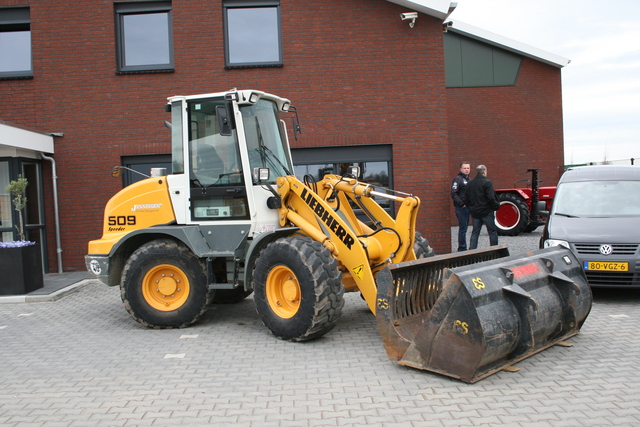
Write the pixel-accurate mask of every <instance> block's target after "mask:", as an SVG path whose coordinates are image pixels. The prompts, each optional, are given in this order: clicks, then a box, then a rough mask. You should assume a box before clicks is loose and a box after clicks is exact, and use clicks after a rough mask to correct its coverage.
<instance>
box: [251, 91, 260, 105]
mask: <svg viewBox="0 0 640 427" xmlns="http://www.w3.org/2000/svg"><path fill="white" fill-rule="evenodd" d="M259 99H260V94H259V93H255V92H251V96H249V102H250V103H252V104H255V103H256V102H258V100H259Z"/></svg>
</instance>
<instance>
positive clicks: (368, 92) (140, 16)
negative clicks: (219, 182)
mask: <svg viewBox="0 0 640 427" xmlns="http://www.w3.org/2000/svg"><path fill="white" fill-rule="evenodd" d="M454 6H455V3H452V4H449V2H448V1H443V0H421V1H409V0H390V1H386V0H349V1H345V0H308V1H306V2H304V4H301V3H299V2H298V3H296V2H289V1H287V0H189V1H181V0H173V1H113V0H85V1H82V2H77V1H71V0H57V1H55V2H54V1H35V0H0V95H1V96H2V100H3V101H2V103H0V184H1V185H0V187H1V188H0V198H1V203H2V205H1V206H0V209H2V211H1V215H2V223H1V224H0V233H2V239H3V240H13V239H14V238H15V235H14V231H13V224H14V223H15V217H14V215H15V214H14V213H13V212H10V211H11V209H8V208H7V207H8V204H9V198H8V195H6V194H5V192H4V187H5V186H6V183H8V181H9V180H10V179H15V178H16V177H17V176H18V174H24V175H26V176H27V177H28V178H29V180H30V182H31V183H32V185H30V190H29V191H30V193H29V194H28V197H29V199H30V200H31V202H30V203H31V205H30V208H29V211H28V217H29V220H28V227H27V228H28V231H29V238H30V239H31V240H37V241H39V242H41V243H42V244H43V251H44V255H45V257H44V259H45V264H46V265H45V266H44V267H45V271H50V272H56V271H58V268H59V267H60V266H61V265H63V268H64V271H73V270H83V269H84V268H85V266H84V260H83V257H84V255H85V253H86V250H87V242H88V241H89V240H92V239H96V238H98V237H100V234H101V224H102V213H103V208H104V205H105V203H106V202H107V200H108V199H109V198H110V197H111V196H112V195H113V194H114V193H115V192H117V191H118V190H119V189H120V188H122V186H123V185H126V184H128V183H129V182H131V181H133V180H135V179H136V178H135V174H128V175H127V176H126V177H125V180H124V181H122V180H118V179H114V178H111V177H110V171H111V169H112V168H113V166H115V165H125V166H128V167H131V168H133V169H135V170H140V171H143V172H145V173H148V171H149V168H150V167H151V166H167V165H169V166H170V133H169V132H168V130H167V129H166V127H165V125H164V121H165V120H169V119H170V118H169V116H168V115H167V113H165V112H164V108H163V107H164V104H165V103H166V98H167V97H169V96H172V95H190V94H196V93H208V92H217V91H223V90H227V89H230V88H233V87H237V88H240V89H258V90H262V91H265V92H270V93H274V94H277V95H280V96H283V97H287V98H289V99H291V100H292V102H293V104H294V105H295V106H296V107H297V110H298V112H299V115H300V121H301V125H302V132H303V133H302V134H300V135H298V137H297V139H293V138H291V142H292V152H293V153H292V154H293V157H294V163H295V164H296V173H303V172H309V171H312V172H313V171H318V170H323V171H325V170H334V171H339V169H340V164H345V163H349V164H351V163H360V164H362V165H363V166H364V167H365V170H368V171H369V172H368V173H369V175H368V176H365V178H369V179H373V177H375V179H377V180H380V179H383V180H386V182H384V184H385V185H389V186H390V187H392V188H395V189H397V190H401V191H404V192H409V193H413V194H416V195H418V196H419V197H420V198H421V200H422V204H423V205H422V206H423V207H422V208H421V210H420V214H419V219H418V230H419V231H420V232H421V233H422V234H423V235H424V236H426V237H427V238H428V239H429V240H430V242H431V244H432V246H434V247H435V249H436V251H437V252H439V253H444V252H449V251H450V246H449V241H450V231H449V228H450V226H451V225H452V221H451V216H452V209H451V202H450V199H449V195H448V187H449V184H450V180H451V179H452V177H453V176H454V175H455V173H456V172H457V164H458V162H459V161H460V160H462V159H465V160H469V161H471V163H472V164H474V165H475V164H478V163H485V164H486V165H487V166H488V168H489V169H490V171H491V179H492V180H493V181H494V184H495V185H496V186H497V187H501V186H511V185H512V184H513V181H514V180H516V179H520V178H526V173H525V172H526V169H527V168H531V167H536V168H540V170H541V176H542V178H543V179H544V180H545V181H544V182H545V184H547V185H551V184H553V183H555V182H556V181H557V179H558V177H559V174H560V171H561V169H562V161H563V154H562V153H563V136H562V98H561V84H560V82H561V73H560V70H561V68H562V67H563V66H564V65H566V64H567V63H568V61H567V60H565V59H563V58H560V57H557V56H555V55H552V54H549V53H547V52H543V51H539V50H537V49H535V48H532V47H530V46H525V45H522V44H519V43H517V42H515V41H513V40H509V39H505V38H502V37H500V36H497V35H495V34H492V33H488V32H486V31H483V30H480V29H477V28H474V27H470V26H468V25H465V24H463V23H458V22H453V23H450V24H445V22H447V18H448V16H449V14H450V12H451V11H452V10H453V7H454ZM413 11H415V12H417V13H418V15H417V19H416V20H415V21H412V19H406V20H403V19H401V16H400V14H401V13H405V12H413ZM449 22H450V21H449ZM444 30H446V31H444ZM245 36H248V40H247V39H246V37H245ZM56 207H57V209H56ZM58 235H59V238H58V237H57V236H58ZM60 254H61V257H59V255H60ZM56 264H57V265H58V268H56V267H55V266H56Z"/></svg>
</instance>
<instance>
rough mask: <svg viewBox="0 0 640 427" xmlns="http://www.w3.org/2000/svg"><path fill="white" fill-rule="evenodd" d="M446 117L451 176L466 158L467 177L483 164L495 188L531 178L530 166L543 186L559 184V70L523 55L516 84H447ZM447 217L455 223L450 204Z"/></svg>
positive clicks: (506, 186)
mask: <svg viewBox="0 0 640 427" xmlns="http://www.w3.org/2000/svg"><path fill="white" fill-rule="evenodd" d="M447 117H448V124H449V154H450V156H451V164H450V165H449V166H450V167H449V171H450V175H451V179H453V177H454V176H455V175H456V174H457V173H458V170H459V169H458V166H459V163H460V161H465V160H466V161H469V162H471V177H474V176H475V167H476V166H477V165H478V164H485V165H486V166H487V176H488V178H489V179H490V180H491V181H492V182H493V184H494V187H495V188H496V189H498V188H512V187H513V185H514V182H515V181H516V180H519V179H531V173H527V169H529V168H539V169H540V179H541V180H542V182H541V185H543V186H553V185H556V183H557V182H558V179H559V178H560V175H561V174H562V171H563V165H564V154H563V153H564V148H563V130H562V91H561V81H560V69H559V68H556V67H552V66H550V65H546V64H543V63H541V62H538V61H534V60H532V59H528V58H525V59H524V60H523V61H522V66H521V67H520V71H519V73H518V78H517V81H516V84H515V86H504V87H477V88H448V89H447ZM519 185H520V186H522V185H523V184H522V183H521V184H519ZM451 205H452V204H451ZM451 218H452V222H451V223H452V224H457V220H455V213H454V211H453V207H452V208H451Z"/></svg>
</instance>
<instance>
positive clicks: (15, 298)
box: [0, 279, 98, 304]
mask: <svg viewBox="0 0 640 427" xmlns="http://www.w3.org/2000/svg"><path fill="white" fill-rule="evenodd" d="M97 282H98V281H97V280H96V279H84V280H81V281H79V282H77V283H74V284H72V285H69V286H67V287H64V288H62V289H59V290H57V291H56V292H53V293H51V294H49V295H11V296H6V297H0V304H19V303H29V302H48V301H56V300H59V299H60V298H62V297H65V296H67V295H69V294H71V293H73V292H76V291H78V290H80V289H82V288H84V287H85V286H88V285H91V284H93V283H97Z"/></svg>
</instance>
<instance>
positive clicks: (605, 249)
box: [600, 245, 613, 255]
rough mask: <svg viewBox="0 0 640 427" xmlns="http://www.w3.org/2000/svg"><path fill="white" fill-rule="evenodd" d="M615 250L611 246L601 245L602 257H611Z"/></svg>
mask: <svg viewBox="0 0 640 427" xmlns="http://www.w3.org/2000/svg"><path fill="white" fill-rule="evenodd" d="M612 252H613V248H612V247H611V245H600V253H601V254H602V255H611V253H612Z"/></svg>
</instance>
